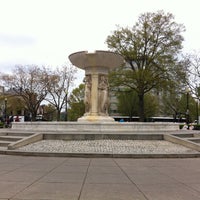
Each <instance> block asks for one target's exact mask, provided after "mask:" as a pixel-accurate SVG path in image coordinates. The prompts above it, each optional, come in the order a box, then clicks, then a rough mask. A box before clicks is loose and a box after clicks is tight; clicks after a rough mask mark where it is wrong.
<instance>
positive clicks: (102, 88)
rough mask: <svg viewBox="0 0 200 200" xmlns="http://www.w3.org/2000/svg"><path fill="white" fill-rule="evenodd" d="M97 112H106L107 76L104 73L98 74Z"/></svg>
mask: <svg viewBox="0 0 200 200" xmlns="http://www.w3.org/2000/svg"><path fill="white" fill-rule="evenodd" d="M98 90H99V112H100V113H101V114H104V115H105V114H106V115H107V114H108V104H109V102H108V78H107V76H106V75H100V76H99V86H98Z"/></svg>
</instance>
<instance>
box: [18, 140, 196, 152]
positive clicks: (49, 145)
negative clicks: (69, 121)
mask: <svg viewBox="0 0 200 200" xmlns="http://www.w3.org/2000/svg"><path fill="white" fill-rule="evenodd" d="M19 150H23V151H31V152H64V153H119V154H120V153H121V154H124V153H195V152H197V151H194V150H191V149H189V148H186V147H184V146H181V145H178V144H174V143H171V142H168V141H165V140H72V141H64V140H42V141H39V142H36V143H33V144H29V145H27V146H24V147H21V148H19Z"/></svg>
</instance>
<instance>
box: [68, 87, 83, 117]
mask: <svg viewBox="0 0 200 200" xmlns="http://www.w3.org/2000/svg"><path fill="white" fill-rule="evenodd" d="M84 92H85V85H84V84H80V85H79V87H78V88H75V89H74V90H73V91H72V93H71V95H70V97H69V100H68V103H69V109H68V115H69V120H70V121H76V120H77V119H78V118H79V117H81V116H83V114H84V113H85V105H84Z"/></svg>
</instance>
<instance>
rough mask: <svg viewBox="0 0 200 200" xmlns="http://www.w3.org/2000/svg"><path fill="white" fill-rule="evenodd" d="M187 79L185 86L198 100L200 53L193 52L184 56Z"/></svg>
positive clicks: (199, 89) (199, 94)
mask: <svg viewBox="0 0 200 200" xmlns="http://www.w3.org/2000/svg"><path fill="white" fill-rule="evenodd" d="M185 63H186V65H187V69H188V72H187V73H188V75H189V79H188V82H187V85H188V87H189V89H190V92H191V93H192V94H193V96H195V97H196V98H197V99H199V98H200V52H197V51H194V52H192V53H190V54H186V55H185Z"/></svg>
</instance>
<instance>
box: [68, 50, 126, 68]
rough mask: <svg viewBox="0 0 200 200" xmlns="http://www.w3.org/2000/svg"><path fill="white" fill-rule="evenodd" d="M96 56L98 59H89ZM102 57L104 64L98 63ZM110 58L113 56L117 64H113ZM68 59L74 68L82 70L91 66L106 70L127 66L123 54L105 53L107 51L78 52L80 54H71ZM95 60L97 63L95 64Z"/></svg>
mask: <svg viewBox="0 0 200 200" xmlns="http://www.w3.org/2000/svg"><path fill="white" fill-rule="evenodd" d="M95 55H96V58H94V57H93V59H92V61H91V60H90V61H89V57H90V58H91V56H95ZM100 56H102V57H104V60H103V62H98V61H97V60H99V57H100ZM110 56H113V58H116V60H117V62H116V61H114V62H112V61H113V59H110V61H109V58H110ZM68 58H69V60H70V61H71V63H72V64H73V65H74V66H76V67H78V68H81V69H86V68H87V67H91V66H98V67H106V68H107V67H108V68H110V69H111V68H116V67H118V66H120V65H124V64H125V60H124V58H123V56H122V55H121V54H119V53H116V52H112V51H105V50H95V51H94V52H88V51H78V52H75V53H72V54H70V55H69V56H68ZM76 59H77V61H75V60H76ZM95 60H96V61H97V62H94V61H95ZM86 63H87V64H86ZM116 63H118V64H116Z"/></svg>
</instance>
